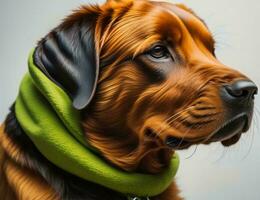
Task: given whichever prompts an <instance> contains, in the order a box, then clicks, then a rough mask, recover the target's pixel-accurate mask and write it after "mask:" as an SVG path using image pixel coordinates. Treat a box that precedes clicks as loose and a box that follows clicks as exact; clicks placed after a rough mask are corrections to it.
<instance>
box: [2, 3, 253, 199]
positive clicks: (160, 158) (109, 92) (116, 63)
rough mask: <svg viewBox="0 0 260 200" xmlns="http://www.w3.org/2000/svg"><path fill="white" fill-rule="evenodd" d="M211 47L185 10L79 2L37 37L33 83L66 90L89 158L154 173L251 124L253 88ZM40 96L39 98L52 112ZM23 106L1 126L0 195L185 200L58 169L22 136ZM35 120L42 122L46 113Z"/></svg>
mask: <svg viewBox="0 0 260 200" xmlns="http://www.w3.org/2000/svg"><path fill="white" fill-rule="evenodd" d="M214 44H215V42H214V39H213V37H212V34H211V33H210V30H209V29H208V27H207V26H206V24H205V22H204V21H203V20H202V19H200V18H199V17H198V16H197V15H196V14H195V13H194V12H193V11H192V10H191V9H189V8H188V7H186V6H185V5H183V4H171V3H168V2H156V1H148V0H118V1H116V0H111V1H107V2H106V3H104V4H102V5H95V6H89V5H87V6H82V7H81V8H79V9H78V10H76V11H75V12H74V13H72V14H71V15H69V16H68V17H67V18H65V19H64V21H63V22H62V23H61V24H60V25H59V26H57V27H56V28H54V29H53V30H52V31H51V32H50V33H49V34H48V35H46V36H45V37H44V38H43V39H41V40H40V41H39V43H38V44H37V47H36V48H35V50H34V52H33V55H32V60H33V62H34V64H35V66H36V68H37V69H34V70H36V72H33V73H32V72H31V77H35V76H36V75H37V74H39V73H40V74H41V76H42V75H44V76H45V78H46V77H47V79H48V80H49V81H50V82H51V83H50V84H54V85H52V87H54V88H55V90H57V91H60V89H61V90H62V91H65V94H66V95H67V96H65V97H68V99H69V100H70V101H71V107H69V109H71V108H73V109H74V110H75V112H77V113H79V119H80V126H81V128H82V130H83V133H84V140H85V142H87V146H89V147H90V149H91V151H92V150H93V152H94V153H93V154H95V155H97V157H99V158H100V159H102V160H103V161H104V162H105V163H108V165H109V166H111V167H112V168H113V169H116V170H120V171H123V172H125V173H127V174H128V176H130V177H131V176H132V174H133V173H141V174H146V175H147V176H158V175H160V174H161V173H162V172H163V171H164V170H165V169H166V168H167V167H168V166H169V164H170V162H171V159H172V157H173V155H174V154H175V151H177V150H182V149H187V148H189V147H190V146H192V145H194V144H196V145H197V144H210V143H212V142H221V143H222V144H223V145H224V146H230V145H234V144H235V143H237V142H238V141H239V139H240V137H241V134H242V133H244V132H246V131H247V130H248V129H249V127H250V124H251V120H252V113H253V108H254V100H253V99H254V96H255V95H256V94H257V86H256V85H255V84H254V83H253V82H252V81H251V80H250V79H249V78H248V77H246V76H245V75H244V74H242V73H240V72H239V71H237V70H235V69H232V68H230V67H228V66H225V65H224V64H222V63H221V62H220V61H219V60H218V59H217V58H216V55H215V48H214V46H215V45H214ZM37 70H38V71H37ZM27 81H30V80H29V79H28V80H27ZM44 81H45V79H44ZM48 83H49V82H48ZM39 85H40V84H37V83H36V84H35V86H33V88H38V87H43V88H44V84H43V85H42V86H39ZM57 88H58V89H57ZM45 89H46V90H48V87H45ZM28 90H29V89H27V93H26V94H30V92H32V93H33V91H31V90H29V92H28ZM33 90H34V89H33ZM41 91H42V90H41ZM44 91H45V90H44ZM55 94H56V93H55ZM58 94H59V93H58V92H57V95H58ZM54 96H55V95H54ZM22 97H23V95H22ZM62 97H63V96H62ZM65 97H64V98H65ZM45 98H48V95H46V96H45V93H44V92H43V96H41V98H40V99H39V101H42V102H43V103H42V104H43V105H44V106H47V104H48V106H49V104H51V103H49V102H47V101H45V100H44V99H45ZM53 98H56V97H53ZM57 98H58V97H57ZM58 99H59V100H57V101H60V100H63V98H58ZM65 99H66V98H65ZM66 101H67V99H66ZM21 103H22V101H21V100H19V101H18V100H16V101H15V103H14V105H13V106H12V107H11V109H10V113H9V114H8V116H7V118H6V120H5V122H4V124H3V125H2V126H1V131H0V132H1V136H0V137H1V140H0V141H1V142H0V144H1V149H2V150H1V173H0V174H1V179H0V180H1V181H0V196H1V199H3V200H4V199H6V200H12V199H21V200H30V199H33V200H34V199H41V200H43V199H48V200H52V199H53V200H54V199H70V200H76V199H77V200H80V199H88V200H99V199H102V200H106V199H109V200H111V199H113V200H123V199H153V200H170V199H171V200H181V199H182V197H180V195H179V189H178V188H177V186H176V184H175V182H174V181H172V182H171V183H170V184H168V185H167V188H165V189H164V190H163V191H161V192H160V193H158V194H156V195H152V196H140V197H138V195H137V196H127V195H125V194H123V193H120V192H119V191H117V189H116V188H117V187H118V188H119V187H120V185H116V186H115V189H111V187H112V186H111V187H110V184H109V182H108V186H107V187H106V185H104V184H102V178H101V184H98V183H96V182H95V181H91V180H85V179H84V178H82V177H80V176H78V175H77V173H76V174H75V173H70V171H67V170H66V169H67V165H65V164H63V165H62V164H61V165H60V166H57V165H56V163H59V162H60V161H58V160H59V158H60V156H59V155H61V154H58V156H56V157H55V156H52V155H49V154H51V153H49V154H47V153H46V154H45V151H46V149H48V148H49V146H48V148H45V146H44V147H42V146H41V145H38V144H41V141H42V140H37V139H35V137H34V136H32V135H30V134H28V132H30V130H29V129H28V130H27V129H26V125H23V122H24V120H27V119H25V118H26V117H27V115H23V116H22V117H21V116H20V110H22V108H23V107H22V108H21V106H19V105H17V104H21ZM24 103H27V104H28V105H29V106H30V107H32V108H34V106H33V105H34V103H35V102H33V101H32V102H30V101H29V102H28V101H25V102H24ZM36 103H37V102H36ZM55 106H56V104H55V105H54V107H55ZM37 109H38V108H37ZM17 110H18V111H17ZM29 110H30V109H29ZM55 111H57V112H58V113H59V108H56V107H55ZM28 112H29V114H30V111H28ZM73 112H74V111H73ZM31 114H32V113H31ZM32 115H34V114H32ZM54 115H55V116H56V114H52V116H54ZM73 116H74V115H73ZM38 117H39V116H37V119H35V121H36V122H39V123H41V122H44V121H46V120H48V119H47V118H45V117H44V112H43V115H40V117H39V118H38ZM32 118H33V117H32ZM73 119H74V118H73ZM60 121H61V120H60ZM36 122H35V123H36ZM53 123H55V122H54V121H53ZM62 123H65V124H66V123H67V121H66V120H65V121H63V122H62ZM50 125H51V124H50ZM46 128H48V127H46ZM48 133H49V132H48ZM55 134H56V133H53V134H52V133H50V135H52V136H53V135H55ZM57 143H58V144H60V143H61V142H59V141H58V142H57ZM83 143H84V141H83ZM66 151H68V152H69V151H73V149H69V150H68V149H66ZM52 152H54V153H56V152H55V151H52ZM46 155H47V156H46ZM61 156H62V155H61ZM49 158H50V159H49ZM68 168H69V167H68ZM111 181H112V180H111ZM151 184H153V183H151ZM143 187H146V186H145V185H143ZM141 189H142V188H141ZM139 190H140V188H139Z"/></svg>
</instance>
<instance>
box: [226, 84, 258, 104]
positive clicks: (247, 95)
mask: <svg viewBox="0 0 260 200" xmlns="http://www.w3.org/2000/svg"><path fill="white" fill-rule="evenodd" d="M224 88H225V90H226V94H225V95H224V96H223V97H224V99H226V100H229V101H231V100H232V101H233V102H234V101H236V102H237V103H248V102H250V101H252V100H253V99H254V96H255V95H256V94H257V86H256V85H255V84H254V83H253V82H252V81H249V80H239V81H236V82H234V83H232V84H230V85H225V86H224Z"/></svg>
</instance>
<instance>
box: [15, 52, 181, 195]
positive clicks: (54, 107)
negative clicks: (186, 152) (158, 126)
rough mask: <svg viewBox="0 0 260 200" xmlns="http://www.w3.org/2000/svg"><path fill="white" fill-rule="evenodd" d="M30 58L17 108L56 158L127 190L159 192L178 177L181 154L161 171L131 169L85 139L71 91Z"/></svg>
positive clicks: (27, 128) (78, 173) (29, 131)
mask: <svg viewBox="0 0 260 200" xmlns="http://www.w3.org/2000/svg"><path fill="white" fill-rule="evenodd" d="M32 55H33V52H32V53H31V54H30V57H29V62H28V65H29V73H27V74H26V75H25V77H24V78H23V80H22V83H21V85H20V90H19V95H18V97H17V99H16V104H15V113H16V116H17V119H18V121H19V123H20V124H21V126H22V128H23V130H24V131H25V133H26V134H27V135H28V136H29V137H30V139H31V140H32V141H33V143H34V144H35V146H36V147H37V149H38V150H39V151H40V152H41V153H42V154H43V155H44V156H45V157H46V158H47V159H48V160H49V161H50V162H52V163H54V164H55V165H56V166H58V167H60V168H62V169H63V170H65V171H67V172H69V173H71V174H74V175H76V176H78V177H81V178H83V179H85V180H88V181H91V182H94V183H97V184H100V185H103V186H105V187H107V188H110V189H112V190H115V191H117V192H120V193H123V194H126V195H135V196H143V197H145V196H155V195H158V194H160V193H162V192H163V191H164V190H165V189H166V188H167V187H168V186H169V185H170V183H171V182H172V179H173V177H174V176H175V174H176V172H177V169H178V165H179V158H178V156H177V155H176V154H175V155H174V156H173V158H172V160H171V164H170V166H169V167H168V168H167V169H166V170H165V171H163V172H162V173H160V174H156V175H151V174H141V173H129V172H125V171H121V170H119V169H116V168H114V167H112V166H111V165H109V164H108V163H106V162H105V161H104V160H103V159H102V158H101V157H99V156H98V155H97V154H96V153H94V152H93V149H92V148H91V147H90V146H89V145H88V144H87V142H85V138H84V134H83V131H82V129H81V125H80V113H79V111H77V110H75V109H74V108H73V107H72V104H71V100H70V99H69V97H68V96H67V94H66V93H65V92H64V91H63V90H62V89H61V88H59V87H58V86H57V85H56V84H55V83H53V82H52V81H51V80H49V79H48V78H47V77H46V76H45V75H44V74H43V73H42V72H41V71H40V70H39V69H38V68H37V67H36V66H35V65H34V63H33V56H32Z"/></svg>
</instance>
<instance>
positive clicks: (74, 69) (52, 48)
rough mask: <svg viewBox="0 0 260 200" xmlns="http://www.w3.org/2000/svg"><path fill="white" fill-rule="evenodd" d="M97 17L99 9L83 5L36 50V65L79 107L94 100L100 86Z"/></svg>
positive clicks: (83, 106)
mask: <svg viewBox="0 0 260 200" xmlns="http://www.w3.org/2000/svg"><path fill="white" fill-rule="evenodd" d="M84 9H85V10H84ZM97 17H98V11H96V10H95V11H94V9H93V8H92V10H88V9H87V8H82V9H81V10H79V11H78V12H76V13H75V14H72V15H71V16H69V17H68V18H67V19H65V20H64V22H63V23H62V24H61V25H60V26H58V27H57V28H55V29H54V30H53V31H52V32H50V33H49V34H48V35H47V36H46V37H45V38H43V39H42V40H41V41H40V42H39V44H38V46H37V47H36V49H35V52H34V63H35V65H36V66H37V67H38V68H39V69H40V70H41V71H42V72H43V73H44V74H45V75H46V76H47V77H49V78H50V79H51V80H52V81H53V82H55V83H56V84H57V85H58V86H59V87H61V88H62V89H63V90H64V91H65V92H66V93H67V94H68V95H69V97H70V98H71V100H72V103H73V106H74V107H75V108H76V109H78V110H81V109H83V108H85V107H86V106H87V105H88V104H89V103H90V101H91V99H92V98H93V96H94V93H95V90H96V86H97V79H98V74H99V52H98V51H99V50H98V45H97V36H96V34H97V33H96V31H95V30H96V28H95V27H96V21H97Z"/></svg>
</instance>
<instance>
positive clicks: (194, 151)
mask: <svg viewBox="0 0 260 200" xmlns="http://www.w3.org/2000/svg"><path fill="white" fill-rule="evenodd" d="M197 149H198V145H196V146H195V149H194V150H193V152H192V154H191V155H189V156H188V157H186V158H185V159H190V158H191V157H192V156H193V155H194V154H195V153H196V151H197Z"/></svg>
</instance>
